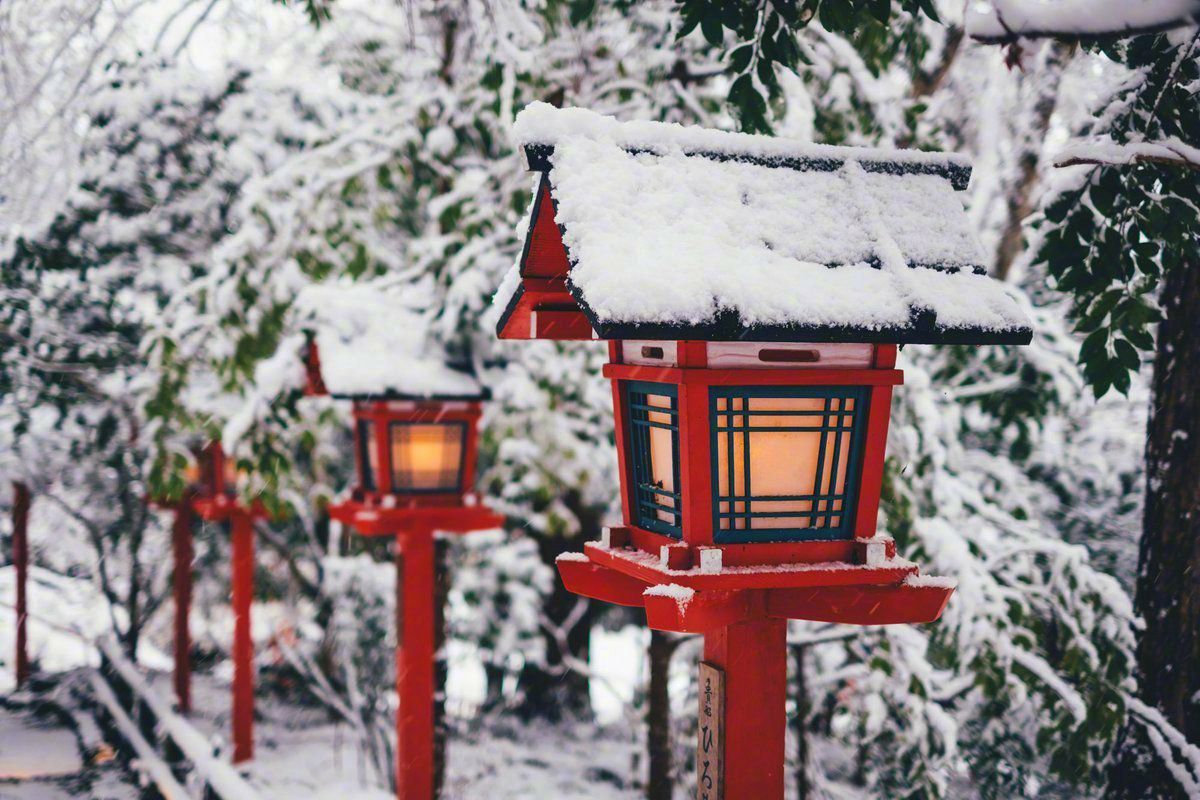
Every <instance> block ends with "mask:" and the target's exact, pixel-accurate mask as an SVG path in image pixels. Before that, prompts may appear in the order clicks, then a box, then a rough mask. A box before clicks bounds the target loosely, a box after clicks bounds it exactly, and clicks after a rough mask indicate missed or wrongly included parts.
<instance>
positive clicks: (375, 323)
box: [293, 283, 486, 400]
mask: <svg viewBox="0 0 1200 800" xmlns="http://www.w3.org/2000/svg"><path fill="white" fill-rule="evenodd" d="M428 307H429V303H428V302H426V299H425V298H422V297H419V296H417V293H416V292H414V290H413V289H412V288H411V287H390V286H386V285H381V284H379V283H358V284H318V285H314V286H308V287H306V288H305V289H303V290H302V291H301V292H300V294H299V295H297V297H296V301H295V304H294V307H293V309H294V313H295V314H296V320H297V327H299V328H301V329H302V330H304V331H305V332H306V333H307V334H308V335H309V338H310V341H312V342H313V343H314V344H315V345H316V353H317V360H318V362H319V369H320V380H321V383H322V384H323V386H324V388H325V390H326V391H327V392H328V393H329V394H331V395H333V396H334V397H352V398H359V399H363V398H403V399H418V400H420V399H428V400H432V399H442V400H474V399H481V398H483V397H484V396H485V394H486V391H485V389H484V388H483V387H482V386H481V385H480V383H479V381H478V380H477V379H476V378H475V376H474V375H471V374H469V373H467V372H466V371H464V370H462V369H459V368H456V367H455V366H454V365H452V364H450V363H448V360H447V354H446V351H445V349H444V348H443V347H441V346H440V345H438V344H437V343H436V342H434V341H433V338H432V337H431V335H430V331H429V320H428V318H427V317H426V316H425V315H424V314H422V313H421V312H420V310H419V309H421V308H428Z"/></svg>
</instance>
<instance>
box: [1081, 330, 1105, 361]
mask: <svg viewBox="0 0 1200 800" xmlns="http://www.w3.org/2000/svg"><path fill="white" fill-rule="evenodd" d="M1107 344H1108V330H1107V329H1104V328H1101V329H1100V330H1098V331H1096V332H1094V333H1092V334H1091V335H1090V336H1088V337H1087V338H1086V339H1084V340H1083V346H1081V347H1080V348H1079V361H1080V362H1081V363H1084V364H1088V363H1090V362H1093V361H1094V360H1095V359H1096V357H1097V356H1103V355H1104V353H1105V352H1106V345H1107Z"/></svg>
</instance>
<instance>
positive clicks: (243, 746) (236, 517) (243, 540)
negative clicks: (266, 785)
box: [230, 509, 254, 764]
mask: <svg viewBox="0 0 1200 800" xmlns="http://www.w3.org/2000/svg"><path fill="white" fill-rule="evenodd" d="M230 526H231V544H230V549H231V551H232V553H231V556H232V562H233V563H232V565H231V566H232V584H233V586H232V594H233V598H232V600H233V615H234V617H233V763H235V764H238V763H241V762H242V761H248V760H250V759H251V758H253V757H254V642H253V640H252V639H251V638H250V603H251V601H252V599H253V597H254V522H253V519H252V518H251V516H250V514H249V513H247V512H246V511H243V510H241V509H238V510H237V511H235V512H234V513H233V514H231V516H230Z"/></svg>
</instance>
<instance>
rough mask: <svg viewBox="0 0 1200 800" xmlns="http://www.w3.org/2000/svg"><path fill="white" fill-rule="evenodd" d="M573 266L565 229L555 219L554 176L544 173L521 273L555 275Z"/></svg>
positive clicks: (550, 276) (562, 274)
mask: <svg viewBox="0 0 1200 800" xmlns="http://www.w3.org/2000/svg"><path fill="white" fill-rule="evenodd" d="M570 268H571V264H570V262H569V261H568V260H567V248H566V246H565V245H564V244H563V239H562V232H561V231H560V230H559V229H558V223H557V222H555V220H554V199H553V198H552V197H551V195H550V179H549V178H547V177H545V176H543V177H542V183H541V186H540V187H538V198H537V202H536V203H534V207H533V221H532V222H531V223H530V225H529V241H528V242H527V246H526V248H525V253H524V257H523V258H522V259H521V276H522V277H526V276H528V277H536V278H555V277H562V276H564V275H566V274H567V270H569V269H570Z"/></svg>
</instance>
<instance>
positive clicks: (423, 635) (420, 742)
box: [296, 285, 504, 800]
mask: <svg viewBox="0 0 1200 800" xmlns="http://www.w3.org/2000/svg"><path fill="white" fill-rule="evenodd" d="M409 300H410V298H406V297H405V296H402V295H400V294H390V293H389V292H387V291H380V289H379V288H378V287H369V286H362V285H359V286H353V285H347V286H325V287H314V288H313V289H310V290H308V291H306V292H305V293H304V294H303V295H302V296H301V297H300V298H298V299H297V302H296V307H297V310H298V313H299V314H301V315H305V317H306V319H307V320H308V322H307V323H306V324H307V326H308V331H309V334H308V341H307V346H306V348H305V352H304V361H305V370H306V379H307V385H306V391H307V393H308V394H310V395H325V394H327V395H330V396H332V397H335V398H344V399H349V400H351V401H353V406H352V414H353V436H354V460H355V465H356V470H357V475H358V483H357V485H356V486H355V487H353V489H351V490H350V492H349V493H348V494H347V496H346V497H344V498H343V499H341V500H340V501H339V502H336V503H333V504H331V505H330V507H329V515H330V517H332V518H333V519H335V520H339V521H341V522H342V523H344V524H346V525H349V526H350V527H351V528H353V529H354V530H356V531H357V532H358V533H360V534H362V535H365V536H391V537H394V542H395V557H396V583H397V590H396V597H397V608H398V609H399V614H398V616H397V620H396V624H397V637H396V639H397V642H398V652H397V661H396V663H397V670H396V671H397V675H396V681H397V683H396V690H397V694H398V696H399V698H400V703H399V709H398V712H397V716H396V731H397V750H398V755H397V758H396V765H397V774H396V786H397V794H398V796H399V797H400V798H403V799H404V800H431V798H433V797H435V796H436V795H437V794H438V792H439V790H440V784H441V774H442V770H443V769H444V764H441V763H440V762H438V761H437V760H436V759H435V753H444V752H445V748H444V742H443V741H440V740H439V737H443V736H444V734H443V732H442V731H443V727H442V726H441V725H440V724H438V721H437V717H438V715H439V714H440V713H441V707H440V704H439V702H438V699H437V698H438V697H439V696H441V695H442V694H443V692H439V691H437V688H438V687H437V686H436V685H435V684H436V682H437V675H438V674H439V673H440V674H444V671H441V670H438V669H437V667H436V659H437V657H438V656H437V654H438V653H439V652H440V651H441V649H442V641H443V639H444V632H443V630H442V604H443V603H444V602H445V598H443V597H441V596H440V594H439V593H438V591H437V586H438V585H439V581H438V580H437V571H438V564H437V561H436V558H435V547H434V535H435V533H438V532H443V533H469V532H471V531H476V530H487V529H493V528H498V527H500V526H501V525H502V524H503V522H504V519H503V517H501V516H499V515H497V514H495V513H493V512H492V511H490V510H489V509H487V508H486V507H484V506H483V505H482V504H481V503H480V502H479V499H478V497H477V496H476V494H475V491H474V488H473V487H474V483H475V462H476V456H477V452H478V445H477V443H478V428H477V426H478V421H479V417H480V413H481V407H480V404H481V402H482V401H483V400H484V399H485V398H486V392H485V390H484V389H483V387H482V386H481V384H480V383H479V381H478V380H477V379H476V378H475V376H474V375H473V374H471V371H470V368H469V367H468V366H467V365H465V364H463V363H452V359H450V358H449V356H448V354H447V352H446V351H445V350H444V349H443V348H441V347H439V346H437V345H436V344H435V343H434V341H433V339H432V337H431V336H430V335H429V331H428V328H427V320H426V318H425V317H424V316H422V315H421V314H420V313H419V312H418V311H417V310H416V309H413V308H411V307H408V306H407V303H408V302H409Z"/></svg>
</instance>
